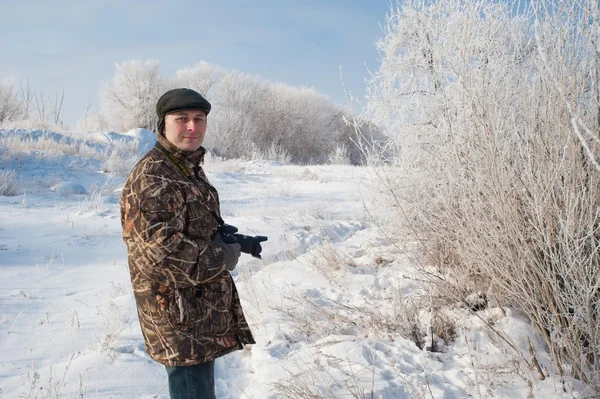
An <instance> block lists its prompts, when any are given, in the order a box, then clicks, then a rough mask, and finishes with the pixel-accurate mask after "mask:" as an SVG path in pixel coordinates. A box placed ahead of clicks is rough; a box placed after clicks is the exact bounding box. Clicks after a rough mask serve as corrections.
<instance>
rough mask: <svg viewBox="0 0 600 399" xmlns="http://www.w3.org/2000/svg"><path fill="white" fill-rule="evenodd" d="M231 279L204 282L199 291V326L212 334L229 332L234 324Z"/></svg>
mask: <svg viewBox="0 0 600 399" xmlns="http://www.w3.org/2000/svg"><path fill="white" fill-rule="evenodd" d="M231 284H232V282H231V280H230V279H223V280H221V282H219V283H211V284H204V285H203V286H202V288H201V290H200V291H199V292H198V303H199V306H198V308H199V309H202V312H201V313H202V314H200V315H198V316H199V317H198V321H199V327H200V328H201V330H202V331H204V332H206V333H210V334H212V335H221V334H225V333H227V332H228V331H229V330H230V329H231V326H232V325H233V312H232V309H231V301H232V289H231Z"/></svg>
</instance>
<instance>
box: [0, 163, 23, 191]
mask: <svg viewBox="0 0 600 399" xmlns="http://www.w3.org/2000/svg"><path fill="white" fill-rule="evenodd" d="M21 190H22V185H21V182H20V181H19V179H18V176H17V172H15V171H14V170H12V169H4V170H0V195H5V196H13V195H19V194H21Z"/></svg>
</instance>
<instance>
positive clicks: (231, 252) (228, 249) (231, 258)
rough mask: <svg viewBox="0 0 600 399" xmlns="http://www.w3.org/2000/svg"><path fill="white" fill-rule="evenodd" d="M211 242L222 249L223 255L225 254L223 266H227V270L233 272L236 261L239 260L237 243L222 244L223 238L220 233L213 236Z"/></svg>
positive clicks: (238, 245)
mask: <svg viewBox="0 0 600 399" xmlns="http://www.w3.org/2000/svg"><path fill="white" fill-rule="evenodd" d="M213 241H214V242H215V243H216V244H218V245H219V246H220V247H221V248H223V253H224V254H225V256H224V261H225V265H226V266H227V270H229V271H233V270H234V269H235V266H236V265H237V263H238V260H239V259H240V248H241V246H240V244H238V243H237V242H236V243H233V244H227V243H225V242H223V238H222V237H221V234H220V233H216V234H215V237H214V238H213Z"/></svg>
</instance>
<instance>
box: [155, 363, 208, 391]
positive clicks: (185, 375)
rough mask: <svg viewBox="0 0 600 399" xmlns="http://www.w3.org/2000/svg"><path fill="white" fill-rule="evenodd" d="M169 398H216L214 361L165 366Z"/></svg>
mask: <svg viewBox="0 0 600 399" xmlns="http://www.w3.org/2000/svg"><path fill="white" fill-rule="evenodd" d="M165 367H166V368H167V374H168V375H169V395H170V396H171V399H216V398H215V361H214V360H213V361H212V362H208V363H202V364H197V365H195V366H181V367H178V366H165Z"/></svg>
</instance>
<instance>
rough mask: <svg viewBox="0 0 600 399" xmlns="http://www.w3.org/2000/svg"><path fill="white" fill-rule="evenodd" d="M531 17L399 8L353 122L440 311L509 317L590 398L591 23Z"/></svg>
mask: <svg viewBox="0 0 600 399" xmlns="http://www.w3.org/2000/svg"><path fill="white" fill-rule="evenodd" d="M545 6H546V4H545V3H544V2H543V1H533V2H531V4H530V7H523V8H518V7H517V6H516V4H513V3H512V2H506V3H505V2H489V1H484V0H465V1H453V0H438V1H429V2H423V1H420V0H408V1H406V2H403V3H402V4H401V5H398V6H397V7H395V8H393V9H392V10H391V13H390V14H389V15H388V19H387V24H386V27H385V32H384V37H383V38H382V39H381V40H380V41H379V42H378V43H377V47H378V49H379V51H380V54H381V55H382V60H381V65H380V67H379V69H378V70H377V71H375V73H374V74H373V76H372V78H371V80H370V82H369V87H368V112H369V115H370V116H371V117H372V120H373V121H374V122H375V123H377V124H378V126H379V127H380V128H381V129H383V130H384V131H385V132H386V133H387V135H388V137H389V138H390V146H389V147H388V148H387V149H386V150H390V149H391V150H392V154H393V156H394V157H393V159H390V158H386V159H385V160H384V162H382V163H381V164H380V165H381V167H380V169H379V171H380V172H379V175H378V176H379V177H380V181H381V182H382V183H383V184H384V186H385V187H384V189H385V191H386V192H387V194H388V198H389V199H390V203H389V205H388V206H389V209H393V210H395V213H396V215H397V217H396V220H397V221H398V222H399V223H398V224H401V227H398V226H396V228H398V229H400V228H402V229H401V230H399V231H401V232H402V233H403V234H406V235H409V236H411V237H413V238H415V239H417V241H418V242H420V243H421V244H422V250H423V253H424V254H425V255H427V260H428V262H430V263H431V262H433V263H434V264H436V265H437V266H440V270H441V271H442V272H441V275H440V276H438V277H441V279H439V278H436V280H437V281H443V282H444V284H443V285H441V286H443V287H452V289H451V290H448V291H446V292H447V293H448V295H452V296H453V297H454V298H455V299H457V300H462V298H464V297H465V296H466V294H468V293H470V292H472V291H479V290H484V291H485V290H487V291H489V292H490V293H492V294H493V295H494V297H495V298H497V299H498V300H499V301H500V304H501V305H505V306H512V307H515V308H518V309H519V310H520V311H521V312H523V313H524V314H526V315H527V316H528V317H529V318H530V320H531V321H532V322H533V323H534V324H535V325H536V326H537V328H538V329H539V331H540V332H541V333H542V335H543V336H544V337H545V339H546V342H547V344H548V348H549V350H550V352H551V354H552V356H553V358H554V360H555V362H556V364H557V366H558V367H559V370H562V371H564V370H567V369H570V370H572V375H573V376H574V377H575V378H578V379H581V380H582V381H584V382H586V383H588V384H589V385H590V387H591V389H593V390H595V392H600V330H599V329H598V320H599V319H600V309H599V308H598V306H597V304H598V300H599V299H600V292H599V289H600V283H599V282H600V274H599V273H600V257H599V256H598V253H599V249H600V244H599V243H600V217H599V216H600V214H599V209H600V192H599V190H598V187H600V167H599V166H598V162H597V161H598V159H600V140H599V138H598V132H599V131H600V104H599V99H600V95H599V93H600V89H599V84H598V81H599V80H598V76H599V72H600V64H599V63H598V55H597V54H598V53H597V43H599V42H600V41H599V39H600V37H599V35H600V26H599V24H600V14H599V12H598V4H597V2H596V1H580V2H576V3H574V4H570V3H569V4H567V3H566V2H565V3H563V2H557V3H556V4H555V6H554V7H552V8H549V9H546V8H544V7H545ZM532 21H534V23H532ZM389 153H390V152H389V151H388V154H389ZM448 282H450V284H448Z"/></svg>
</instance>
